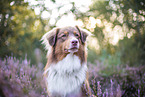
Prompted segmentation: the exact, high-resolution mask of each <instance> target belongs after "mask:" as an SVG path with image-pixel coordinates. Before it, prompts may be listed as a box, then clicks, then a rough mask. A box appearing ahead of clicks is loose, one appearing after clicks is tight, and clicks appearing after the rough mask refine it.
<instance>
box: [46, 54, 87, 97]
mask: <svg viewBox="0 0 145 97" xmlns="http://www.w3.org/2000/svg"><path fill="white" fill-rule="evenodd" d="M86 71H87V66H86V64H82V65H81V61H80V59H79V57H78V56H76V55H73V54H68V55H67V56H66V57H65V58H64V59H63V60H61V61H59V62H58V63H57V64H51V65H50V67H49V68H48V69H47V70H46V72H47V74H48V76H47V78H46V80H47V84H48V86H47V89H48V91H49V92H50V93H51V94H57V93H58V94H59V95H63V96H65V95H67V94H70V93H73V94H74V93H77V92H79V91H80V88H81V85H82V84H83V82H84V81H85V79H86Z"/></svg>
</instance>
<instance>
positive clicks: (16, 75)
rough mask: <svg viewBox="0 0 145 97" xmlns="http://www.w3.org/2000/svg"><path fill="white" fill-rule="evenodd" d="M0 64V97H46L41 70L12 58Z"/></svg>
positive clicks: (25, 61)
mask: <svg viewBox="0 0 145 97" xmlns="http://www.w3.org/2000/svg"><path fill="white" fill-rule="evenodd" d="M0 64H1V65H0V97H46V88H45V86H44V80H43V77H42V68H38V67H36V66H34V65H32V66H30V61H28V60H27V59H25V60H23V61H21V62H20V61H19V60H17V59H16V58H13V57H8V58H6V59H4V60H1V59H0Z"/></svg>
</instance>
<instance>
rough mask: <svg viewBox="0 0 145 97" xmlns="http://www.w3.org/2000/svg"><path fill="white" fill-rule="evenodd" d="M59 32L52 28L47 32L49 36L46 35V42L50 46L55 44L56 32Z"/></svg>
mask: <svg viewBox="0 0 145 97" xmlns="http://www.w3.org/2000/svg"><path fill="white" fill-rule="evenodd" d="M58 32H59V29H58V28H56V29H52V30H51V31H49V32H48V33H50V36H48V37H47V39H48V42H49V44H50V45H51V46H55V44H56V41H57V34H58Z"/></svg>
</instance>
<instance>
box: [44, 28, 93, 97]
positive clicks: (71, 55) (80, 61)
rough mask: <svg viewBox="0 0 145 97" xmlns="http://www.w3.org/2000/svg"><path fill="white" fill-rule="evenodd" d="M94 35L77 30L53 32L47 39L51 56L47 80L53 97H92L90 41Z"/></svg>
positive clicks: (45, 75)
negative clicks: (89, 61)
mask: <svg viewBox="0 0 145 97" xmlns="http://www.w3.org/2000/svg"><path fill="white" fill-rule="evenodd" d="M88 35H90V32H89V31H87V30H85V29H82V28H79V27H78V26H75V27H63V28H57V27H56V28H53V29H52V30H51V31H49V32H47V33H46V34H45V35H44V36H43V37H42V40H43V44H45V46H46V49H47V50H48V52H47V64H46V66H45V68H44V77H45V79H46V86H47V91H48V95H49V96H50V97H88V96H90V95H91V90H90V87H89V82H88V68H87V46H86V40H87V37H88Z"/></svg>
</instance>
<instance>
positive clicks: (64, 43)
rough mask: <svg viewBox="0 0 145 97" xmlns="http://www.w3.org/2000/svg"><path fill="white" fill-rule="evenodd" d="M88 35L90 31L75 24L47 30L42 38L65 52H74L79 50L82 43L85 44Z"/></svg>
mask: <svg viewBox="0 0 145 97" xmlns="http://www.w3.org/2000/svg"><path fill="white" fill-rule="evenodd" d="M88 35H90V32H89V31H87V30H85V29H82V28H79V27H78V26H75V27H64V28H54V29H52V30H51V31H49V32H47V33H46V34H45V35H44V36H43V38H42V39H43V40H44V41H45V45H46V46H47V45H48V44H49V45H50V46H51V47H52V48H54V47H55V48H58V49H59V50H61V51H62V52H64V53H74V52H77V51H78V50H79V48H80V47H81V45H85V42H86V38H87V36H88ZM46 41H47V43H46ZM46 48H47V47H46ZM47 49H48V48H47Z"/></svg>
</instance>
